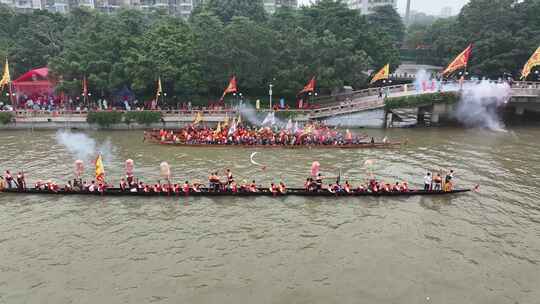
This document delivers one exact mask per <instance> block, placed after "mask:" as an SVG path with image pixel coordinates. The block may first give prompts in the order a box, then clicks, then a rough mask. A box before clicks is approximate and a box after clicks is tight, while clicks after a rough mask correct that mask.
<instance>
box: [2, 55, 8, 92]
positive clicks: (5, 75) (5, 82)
mask: <svg viewBox="0 0 540 304" xmlns="http://www.w3.org/2000/svg"><path fill="white" fill-rule="evenodd" d="M10 82H11V76H10V74H9V62H8V59H7V57H6V65H5V66H4V74H3V75H2V79H0V89H1V88H3V87H4V86H6V85H8V84H9V83H10Z"/></svg>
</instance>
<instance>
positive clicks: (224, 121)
mask: <svg viewBox="0 0 540 304" xmlns="http://www.w3.org/2000/svg"><path fill="white" fill-rule="evenodd" d="M227 126H229V113H225V119H224V120H223V127H224V128H225V127H227Z"/></svg>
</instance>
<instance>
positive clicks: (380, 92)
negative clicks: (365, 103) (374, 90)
mask: <svg viewBox="0 0 540 304" xmlns="http://www.w3.org/2000/svg"><path fill="white" fill-rule="evenodd" d="M379 98H382V88H381V87H379Z"/></svg>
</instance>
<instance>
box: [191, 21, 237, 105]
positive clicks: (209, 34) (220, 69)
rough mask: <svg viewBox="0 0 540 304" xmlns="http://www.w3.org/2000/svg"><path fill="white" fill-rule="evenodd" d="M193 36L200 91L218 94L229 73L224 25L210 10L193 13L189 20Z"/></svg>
mask: <svg viewBox="0 0 540 304" xmlns="http://www.w3.org/2000/svg"><path fill="white" fill-rule="evenodd" d="M190 23H191V26H192V29H193V37H194V56H195V60H196V62H197V64H198V66H199V69H200V73H201V78H202V79H201V81H202V86H201V88H200V91H199V92H200V93H206V94H211V95H214V96H216V95H218V94H219V93H220V91H222V90H223V81H224V80H225V79H227V78H228V77H229V76H230V75H229V74H228V73H229V71H227V59H226V54H225V48H226V47H225V41H224V39H223V37H224V26H223V22H221V20H220V19H219V18H218V17H217V16H215V15H213V14H212V13H210V12H207V11H205V12H202V13H200V14H197V15H194V16H193V17H192V18H191V20H190Z"/></svg>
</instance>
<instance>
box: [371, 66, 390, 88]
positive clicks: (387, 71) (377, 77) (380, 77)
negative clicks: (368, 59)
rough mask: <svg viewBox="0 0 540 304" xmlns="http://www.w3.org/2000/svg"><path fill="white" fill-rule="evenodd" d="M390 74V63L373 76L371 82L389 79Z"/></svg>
mask: <svg viewBox="0 0 540 304" xmlns="http://www.w3.org/2000/svg"><path fill="white" fill-rule="evenodd" d="M388 75H390V64H387V65H385V66H384V67H383V68H382V69H381V70H380V71H379V72H377V74H375V76H373V78H372V79H371V84H374V83H375V82H377V81H379V80H383V79H388Z"/></svg>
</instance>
